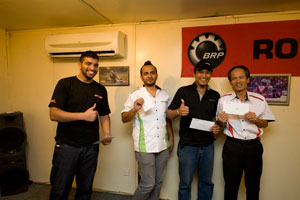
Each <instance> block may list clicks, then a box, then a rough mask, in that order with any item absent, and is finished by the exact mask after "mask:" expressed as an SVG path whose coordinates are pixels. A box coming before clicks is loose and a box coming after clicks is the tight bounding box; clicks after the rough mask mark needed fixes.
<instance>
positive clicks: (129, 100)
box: [121, 94, 134, 113]
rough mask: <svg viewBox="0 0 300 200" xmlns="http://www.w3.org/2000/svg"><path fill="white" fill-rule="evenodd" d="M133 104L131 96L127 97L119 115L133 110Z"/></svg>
mask: <svg viewBox="0 0 300 200" xmlns="http://www.w3.org/2000/svg"><path fill="white" fill-rule="evenodd" d="M133 103H134V101H133V99H132V95H131V94H130V95H129V96H128V98H127V100H126V102H125V103H124V108H123V110H122V111H121V113H123V112H128V111H130V110H131V109H132V108H133Z"/></svg>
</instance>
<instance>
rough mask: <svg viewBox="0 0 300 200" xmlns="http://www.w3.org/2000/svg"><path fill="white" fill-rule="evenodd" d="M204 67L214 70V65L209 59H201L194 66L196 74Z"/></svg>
mask: <svg viewBox="0 0 300 200" xmlns="http://www.w3.org/2000/svg"><path fill="white" fill-rule="evenodd" d="M203 69H206V70H208V71H210V72H213V67H212V66H211V64H210V62H209V61H208V60H200V61H199V62H198V63H197V64H196V65H195V67H194V74H196V72H197V71H201V70H203Z"/></svg>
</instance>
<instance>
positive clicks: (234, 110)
mask: <svg viewBox="0 0 300 200" xmlns="http://www.w3.org/2000/svg"><path fill="white" fill-rule="evenodd" d="M223 109H224V111H225V113H226V114H232V115H244V114H246V113H247V112H249V104H246V103H235V102H231V101H225V102H224V104H223Z"/></svg>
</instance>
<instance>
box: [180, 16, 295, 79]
mask: <svg viewBox="0 0 300 200" xmlns="http://www.w3.org/2000/svg"><path fill="white" fill-rule="evenodd" d="M299 48H300V20H293V21H280V22H263V23H247V24H232V25H218V26H201V27H189V28H182V71H181V77H193V69H194V65H195V64H197V63H198V62H199V61H200V60H203V59H206V60H208V61H210V62H211V63H212V65H213V66H214V73H213V76H214V77H224V76H227V72H228V70H229V69H230V68H231V67H233V66H235V65H245V66H246V67H248V68H249V70H250V72H251V74H292V75H293V76H300V49H299Z"/></svg>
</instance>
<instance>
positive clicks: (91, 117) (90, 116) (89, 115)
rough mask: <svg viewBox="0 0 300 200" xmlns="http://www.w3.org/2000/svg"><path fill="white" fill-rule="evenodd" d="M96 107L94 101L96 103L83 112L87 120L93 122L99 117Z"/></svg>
mask: <svg viewBox="0 0 300 200" xmlns="http://www.w3.org/2000/svg"><path fill="white" fill-rule="evenodd" d="M95 108H96V104H95V103H94V105H93V106H92V107H90V108H89V109H87V110H86V111H85V112H84V113H83V114H84V120H85V121H88V122H93V121H95V120H96V118H97V111H95Z"/></svg>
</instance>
